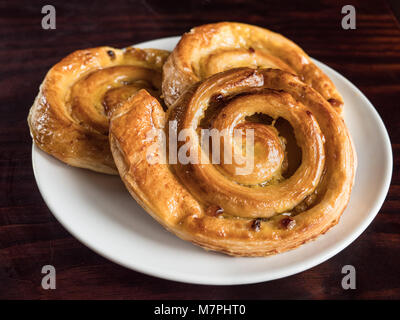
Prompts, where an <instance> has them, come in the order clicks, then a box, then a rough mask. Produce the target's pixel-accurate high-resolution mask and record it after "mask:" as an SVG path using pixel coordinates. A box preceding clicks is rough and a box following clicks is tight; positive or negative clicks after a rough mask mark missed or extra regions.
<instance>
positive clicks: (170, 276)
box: [31, 36, 393, 285]
mask: <svg viewBox="0 0 400 320" xmlns="http://www.w3.org/2000/svg"><path fill="white" fill-rule="evenodd" d="M179 38H180V36H172V37H165V38H158V39H153V40H149V41H145V42H141V43H138V44H134V45H132V46H135V47H141V48H143V47H146V46H147V45H149V44H150V45H151V43H152V42H156V41H178V39H179ZM311 59H312V60H313V62H315V63H316V64H317V65H318V66H320V65H322V66H323V67H324V68H326V69H328V70H329V71H330V72H332V73H333V74H334V75H335V76H336V77H338V78H339V79H340V80H341V81H343V82H344V84H345V85H346V86H348V87H350V88H351V89H352V91H354V92H355V93H357V95H358V96H359V97H360V98H361V99H362V100H363V102H364V104H365V105H367V106H368V108H369V112H372V114H373V116H374V120H376V122H377V125H378V126H379V129H380V131H381V132H382V133H383V137H384V150H385V157H386V158H387V162H386V163H385V164H384V165H385V176H384V181H383V184H382V185H383V188H381V190H380V193H379V196H378V198H377V201H375V203H374V206H373V207H371V208H370V209H369V211H370V214H369V215H368V216H367V219H364V220H363V221H362V222H360V223H358V224H357V227H356V228H354V229H353V230H352V232H351V234H350V235H348V236H347V237H345V238H344V239H343V238H342V239H340V240H339V241H338V243H337V244H336V245H335V247H334V248H332V249H328V250H325V251H322V252H321V253H318V254H316V255H314V256H313V257H311V258H308V259H307V260H306V261H301V262H298V263H295V264H293V265H291V266H289V267H287V268H285V269H284V270H282V271H279V274H278V275H276V274H268V273H256V274H255V275H254V276H251V275H249V274H247V276H246V278H239V277H238V278H237V279H234V278H230V279H229V281H227V280H228V279H227V278H223V279H217V278H205V277H204V276H199V275H197V276H194V275H193V274H190V275H187V274H186V273H185V274H183V273H181V274H174V273H173V272H172V273H171V272H168V271H164V270H163V269H162V268H149V266H144V265H143V264H140V263H139V264H138V263H135V261H131V262H130V263H127V262H125V261H123V259H120V260H118V259H116V258H115V257H114V256H112V255H110V254H109V253H108V252H104V251H101V250H100V249H98V248H97V247H96V246H95V245H92V244H91V243H90V242H89V241H86V240H85V239H84V238H83V237H82V236H81V235H80V234H79V233H77V232H75V230H74V229H73V228H72V227H70V226H69V225H68V224H67V223H66V222H65V221H64V220H63V218H62V214H58V213H57V209H56V208H54V207H53V206H52V204H51V203H50V202H49V201H48V200H47V197H46V195H45V192H44V187H43V185H42V181H41V180H40V178H39V173H38V172H37V166H36V163H35V152H38V150H39V152H43V151H41V150H40V148H39V147H37V146H36V145H35V144H34V143H32V152H31V156H32V168H33V173H34V177H35V180H36V184H37V186H38V189H39V192H40V195H41V196H42V198H43V201H44V202H45V203H46V205H47V207H48V208H49V210H50V212H51V213H52V215H53V216H54V217H55V218H56V220H57V221H58V222H59V223H60V224H61V225H62V226H63V227H64V228H65V229H66V230H67V231H68V232H69V233H70V234H71V235H72V236H73V237H75V238H76V239H77V240H78V241H80V242H81V243H82V244H84V245H85V246H86V247H88V248H89V249H91V250H93V251H94V252H96V253H97V254H99V255H100V256H102V257H104V258H106V259H108V260H110V261H112V262H114V263H116V264H118V265H121V266H123V267H125V268H128V269H131V270H134V271H137V272H140V273H143V274H146V275H150V276H153V277H157V278H162V279H167V280H171V281H177V282H182V283H190V284H199V285H244V284H252V283H260V282H266V281H271V280H276V279H280V278H284V277H288V276H291V275H294V274H297V273H300V272H303V271H306V270H308V269H310V268H313V267H315V266H317V265H319V264H321V263H323V262H325V261H327V260H328V259H330V258H332V257H333V256H335V255H336V254H338V253H339V252H340V251H342V250H344V249H345V248H346V247H348V246H349V245H350V244H351V243H352V242H353V241H355V240H356V239H357V238H358V237H359V236H360V235H361V234H362V233H363V232H364V231H365V229H366V228H367V227H368V226H369V225H370V224H371V222H372V221H373V219H374V218H375V217H376V215H377V214H378V213H379V210H380V208H381V207H382V205H383V203H384V201H385V199H386V196H387V194H388V191H389V187H390V184H391V179H392V174H393V152H392V147H391V142H390V138H389V134H388V132H387V129H386V127H385V125H384V123H383V121H382V119H381V117H380V115H379V113H378V111H377V110H376V109H375V107H374V106H373V104H372V103H371V102H370V101H369V100H368V98H367V97H366V96H365V95H364V94H363V93H362V92H361V90H359V89H358V88H357V87H356V86H355V85H354V84H353V83H351V82H350V81H349V80H348V79H347V78H345V77H344V76H343V75H341V74H340V73H339V72H337V71H336V70H334V69H332V68H331V67H329V66H327V65H326V64H324V63H322V62H320V61H318V60H316V59H313V58H311ZM294 250H295V249H294ZM275 273H277V272H275Z"/></svg>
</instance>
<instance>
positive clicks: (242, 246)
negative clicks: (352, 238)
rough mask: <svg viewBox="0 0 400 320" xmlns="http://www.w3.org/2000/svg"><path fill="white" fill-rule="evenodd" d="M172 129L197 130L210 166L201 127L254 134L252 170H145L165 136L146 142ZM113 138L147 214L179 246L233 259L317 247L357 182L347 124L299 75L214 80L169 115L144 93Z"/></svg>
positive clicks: (257, 73)
mask: <svg viewBox="0 0 400 320" xmlns="http://www.w3.org/2000/svg"><path fill="white" fill-rule="evenodd" d="M266 117H269V118H271V119H269V120H266ZM280 119H285V120H282V121H287V122H288V124H289V127H291V128H292V129H293V132H292V135H290V134H286V133H285V132H284V131H285V130H283V128H284V126H282V127H280V126H279V125H278V122H279V121H281V120H280ZM170 121H176V123H177V129H178V132H180V131H181V130H184V129H189V130H191V132H195V134H193V135H192V136H191V137H190V139H191V142H192V143H193V146H194V148H195V150H197V151H198V154H199V155H200V157H205V158H210V154H209V153H207V152H206V151H204V150H203V149H202V146H201V143H200V136H199V129H201V128H215V129H218V130H221V129H227V130H228V132H232V130H233V129H235V128H246V129H252V130H254V131H253V132H254V136H255V138H254V150H255V152H254V163H255V166H254V171H253V172H251V173H250V174H245V175H237V174H235V171H234V170H233V169H235V167H236V168H237V167H238V166H239V165H238V164H237V163H231V164H227V165H225V164H220V165H215V164H213V163H211V162H209V163H188V164H182V163H179V162H178V163H176V164H164V163H149V161H148V154H149V150H150V149H151V148H152V147H153V145H154V143H158V144H159V143H160V139H161V138H160V136H159V135H155V136H153V137H152V138H149V135H148V134H149V132H150V131H152V130H154V129H157V130H163V132H165V133H166V134H168V129H167V126H168V125H167V124H168V123H169V122H170ZM288 132H289V131H288ZM109 138H110V145H111V150H112V154H113V156H114V160H115V163H116V165H117V168H118V171H119V174H120V176H121V178H122V180H123V181H124V183H125V185H126V187H127V188H128V190H129V191H130V193H131V195H132V196H133V197H134V198H135V199H136V200H137V201H138V202H139V204H141V205H142V207H143V208H144V209H145V210H146V211H147V212H148V213H149V214H151V215H152V216H153V217H154V218H155V219H156V220H157V221H158V222H160V223H161V224H162V225H163V226H164V227H165V228H167V229H168V230H170V231H171V232H173V233H175V234H176V235H177V236H179V237H180V238H182V239H184V240H188V241H191V242H193V243H195V244H197V245H199V246H201V247H203V248H205V249H209V250H216V251H220V252H224V253H227V254H230V255H238V256H265V255H269V254H275V253H278V252H283V251H286V250H289V249H292V248H295V247H297V246H299V245H301V244H303V243H305V242H307V241H310V240H312V239H315V238H316V237H317V236H319V235H320V234H323V233H325V232H326V231H327V230H328V229H329V228H331V227H332V226H334V225H335V224H336V223H337V222H338V221H339V218H340V216H341V214H342V213H343V211H344V209H345V207H346V206H347V203H348V201H349V198H350V193H351V189H352V185H353V182H354V174H355V167H356V160H355V153H354V150H353V146H352V142H351V138H350V136H349V133H348V130H347V128H346V126H345V123H344V121H343V119H342V118H341V116H340V115H339V114H338V113H337V112H336V111H335V110H334V108H333V107H332V106H331V104H329V103H328V102H327V101H326V99H324V98H323V97H322V96H321V95H320V94H319V93H318V92H317V91H316V90H314V89H313V88H312V87H310V86H309V85H307V84H305V83H304V82H302V81H301V80H300V79H299V77H297V76H295V75H293V74H291V73H288V72H285V71H281V70H277V69H258V70H254V69H250V68H239V69H231V70H228V71H224V72H221V73H218V74H216V75H213V76H211V77H209V78H207V79H206V80H204V81H202V82H199V83H196V84H195V85H193V86H192V87H190V88H189V89H188V90H186V92H185V93H184V94H183V95H181V96H180V98H179V99H178V100H177V101H176V103H175V104H174V105H172V106H171V107H170V109H169V110H168V112H167V113H166V112H164V111H163V109H162V107H161V105H160V104H159V102H158V101H157V100H156V99H155V98H153V97H152V96H151V95H150V94H149V93H148V92H146V91H145V90H141V91H140V92H139V93H138V94H137V95H135V96H134V97H132V98H130V99H129V100H128V101H127V102H126V103H125V104H124V105H123V106H122V107H121V108H120V109H118V110H117V111H116V112H115V114H114V115H113V117H112V119H111V122H110V136H109ZM291 140H294V143H293V141H291ZM183 143H184V142H181V144H183ZM224 143H225V142H224ZM296 148H297V149H299V150H297V149H296ZM151 150H152V152H153V153H154V149H151ZM294 150H297V151H294ZM296 152H299V154H300V157H299V159H298V160H299V161H298V162H299V163H296Z"/></svg>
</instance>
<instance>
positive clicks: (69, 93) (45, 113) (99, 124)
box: [28, 47, 169, 174]
mask: <svg viewBox="0 0 400 320" xmlns="http://www.w3.org/2000/svg"><path fill="white" fill-rule="evenodd" d="M168 55H169V52H167V51H163V50H155V49H144V50H142V49H136V48H127V49H123V50H120V49H114V48H110V47H98V48H91V49H85V50H79V51H75V52H73V53H72V54H70V55H68V56H67V57H66V58H64V59H63V60H61V61H60V62H59V63H57V64H56V65H55V66H53V67H52V68H51V69H50V71H49V72H48V73H47V75H46V77H45V79H44V81H43V83H42V85H41V86H40V90H39V94H38V96H37V97H36V99H35V102H34V104H33V106H32V108H31V110H30V113H29V117H28V123H29V127H30V131H31V135H32V137H33V140H34V142H35V143H36V145H37V146H38V147H39V148H40V149H42V150H44V151H46V152H47V153H49V154H51V155H53V156H54V157H56V158H57V159H59V160H61V161H63V162H65V163H67V164H69V165H71V166H75V167H81V168H87V169H91V170H94V171H97V172H102V173H108V174H117V170H116V168H115V164H114V161H113V158H112V155H111V151H110V147H109V143H108V126H109V123H108V122H109V116H110V115H111V114H112V112H113V111H114V110H115V109H116V108H118V106H119V105H120V104H121V103H122V102H123V101H125V100H126V99H127V98H128V97H130V96H131V95H133V94H135V93H136V92H137V91H138V90H140V89H142V88H146V89H147V90H149V92H151V93H152V94H153V95H154V96H155V97H159V96H160V94H161V71H162V66H163V64H164V62H165V60H166V58H167V56H168Z"/></svg>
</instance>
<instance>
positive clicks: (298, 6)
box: [0, 0, 400, 299]
mask: <svg viewBox="0 0 400 320" xmlns="http://www.w3.org/2000/svg"><path fill="white" fill-rule="evenodd" d="M181 2H182V3H181ZM305 2H306V1H283V0H279V1H269V2H267V1H260V0H255V1H238V0H226V1H214V0H204V1H174V2H168V1H162V0H160V1H150V0H148V1H146V0H143V1H117V0H113V1H104V0H102V1H87V3H86V2H85V1H82V0H80V1H75V0H74V1H45V2H43V1H2V2H0V108H1V117H0V140H1V143H0V168H1V169H0V188H1V193H0V298H8V299H15V298H20V299H73V298H85V299H86V298H89V299H103V298H111V299H150V298H155V299H200V298H203V299H225V298H233V299H235V298H243V299H279V298H293V299H333V298H338V299H353V298H361V299H372V298H378V299H383V298H397V299H399V298H400V174H399V166H400V129H399V128H400V111H399V108H400V103H399V98H400V28H399V22H398V21H397V20H396V14H395V10H396V9H395V6H393V7H391V6H390V3H389V2H386V1H378V0H377V1H361V0H360V1H355V0H352V1H347V0H346V1H334V0H332V1H328V0H325V1H309V2H306V3H308V4H305ZM49 3H51V4H53V5H55V7H56V10H57V29H56V30H42V29H41V19H42V16H43V15H42V14H41V8H42V6H43V5H45V4H49ZM349 3H350V4H353V5H354V6H355V7H356V10H357V29H356V30H343V29H342V28H341V24H340V23H341V18H342V14H341V8H342V6H343V5H345V4H349ZM222 20H230V21H241V22H247V23H251V24H256V25H259V26H262V27H267V28H270V29H272V30H275V31H277V32H280V33H283V34H284V35H286V36H287V37H289V38H290V39H292V40H294V41H295V42H296V43H298V44H299V45H300V46H301V47H302V48H303V49H304V50H305V51H306V52H307V53H308V54H309V55H310V56H312V57H315V58H317V59H318V60H320V61H322V62H324V63H326V64H328V65H329V66H331V67H333V68H334V69H336V70H337V71H339V72H340V73H341V74H343V75H344V76H345V77H347V78H348V79H349V80H350V81H352V82H353V83H354V84H355V85H356V86H357V87H359V88H360V89H361V91H363V92H364V93H365V95H366V96H367V97H368V98H369V99H370V100H371V102H372V103H373V104H374V106H375V107H376V109H377V110H378V112H379V114H380V115H381V117H382V119H383V121H384V123H385V124H386V127H387V129H388V131H389V135H390V138H391V141H392V146H393V152H394V173H393V178H392V185H391V188H390V191H389V194H388V196H387V199H386V202H385V204H384V205H383V207H382V209H381V210H380V212H379V214H378V216H377V217H376V219H375V220H374V221H373V223H372V224H371V225H370V226H369V227H368V229H367V230H366V231H365V232H364V233H363V234H362V235H361V236H360V237H359V238H358V239H357V240H356V241H355V242H354V243H353V244H351V245H350V246H349V247H348V248H346V249H345V250H343V251H342V252H341V253H339V254H338V255H336V256H335V257H333V258H331V259H330V260H328V261H326V262H325V263H322V264H321V265H319V266H316V267H314V268H312V269H310V270H308V271H305V272H302V273H300V274H297V275H293V276H291V277H287V278H285V279H280V280H275V281H271V282H265V283H259V284H253V285H244V286H232V287H229V286H199V285H190V284H182V283H176V282H171V281H167V280H161V279H157V278H153V277H150V276H146V275H143V274H141V273H138V272H135V271H131V270H128V269H125V268H123V267H121V266H119V265H117V264H114V263H112V262H110V261H108V260H106V259H104V258H103V257H101V256H99V255H97V254H96V253H94V252H92V251H91V250H90V249H88V248H86V247H85V246H84V245H83V244H81V243H80V242H79V241H77V240H76V239H75V238H73V237H72V236H71V235H70V234H69V233H68V232H67V231H66V230H65V229H64V228H63V227H62V226H61V225H60V224H59V223H58V222H57V221H56V219H55V218H54V217H53V216H52V214H51V212H50V211H49V209H48V208H47V206H46V204H45V203H44V201H43V200H42V197H41V196H40V194H39V191H38V188H37V186H36V183H35V179H34V176H33V172H32V165H31V138H30V136H29V131H28V127H27V124H26V116H27V114H28V109H29V107H30V106H31V104H32V102H33V99H34V97H35V95H36V94H37V91H38V86H39V84H40V83H41V81H42V79H43V77H44V76H45V73H46V71H47V70H48V68H49V67H50V66H52V65H53V64H54V63H56V62H57V61H59V60H60V59H61V58H62V57H64V56H65V55H66V54H68V53H70V52H72V51H74V50H77V49H80V48H86V47H92V46H100V45H111V46H115V47H125V46H128V45H131V44H134V43H138V42H141V41H146V40H151V39H155V38H160V37H167V36H174V35H179V34H182V33H183V32H185V31H187V30H189V29H190V28H191V27H192V26H195V25H200V24H204V23H208V22H216V21H222ZM45 264H52V265H54V266H55V267H56V269H57V289H56V290H48V291H46V290H43V289H42V288H41V278H42V274H41V268H42V266H43V265H45ZM346 264H351V265H354V266H355V267H356V270H357V289H356V290H347V291H345V290H343V289H342V288H341V285H340V283H341V279H342V276H343V275H342V274H341V268H342V266H343V265H346Z"/></svg>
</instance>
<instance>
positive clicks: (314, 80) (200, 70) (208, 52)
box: [162, 22, 343, 112]
mask: <svg viewBox="0 0 400 320" xmlns="http://www.w3.org/2000/svg"><path fill="white" fill-rule="evenodd" d="M235 67H250V68H255V69H257V68H276V69H281V70H284V71H287V72H290V73H293V74H295V75H297V76H298V77H299V78H300V79H301V80H302V81H303V82H305V83H307V84H308V85H310V86H311V87H312V88H314V89H315V90H316V91H317V92H319V93H320V94H321V95H322V96H323V97H324V98H325V99H326V100H328V101H329V102H330V103H331V104H332V106H334V107H335V108H336V109H337V111H339V112H340V111H341V109H342V105H343V100H342V97H341V96H340V94H339V93H338V91H337V90H336V88H335V86H334V84H333V83H332V81H331V80H330V79H329V78H328V77H327V76H326V75H325V74H324V73H323V72H322V71H321V70H320V69H319V68H318V67H317V66H316V65H315V64H314V63H313V62H312V61H311V59H310V58H309V57H308V55H307V54H306V53H305V52H304V51H303V50H302V49H301V48H300V47H299V46H297V45H296V44H295V43H293V42H292V41H290V40H289V39H287V38H285V37H284V36H282V35H280V34H278V33H275V32H272V31H270V30H267V29H263V28H260V27H256V26H252V25H248V24H243V23H231V22H220V23H215V24H207V25H203V26H199V27H196V28H193V29H192V30H190V31H189V32H188V33H186V34H184V35H183V36H182V38H181V40H180V41H179V43H178V45H177V46H176V47H175V49H174V50H173V52H172V53H171V55H170V56H169V58H168V60H167V62H166V63H165V65H164V68H163V69H164V70H163V84H162V91H163V96H164V99H165V103H166V104H167V106H170V105H172V104H173V103H174V102H175V101H176V99H177V98H178V97H179V96H180V95H181V94H182V93H183V92H184V91H185V89H187V88H188V87H190V86H191V85H192V84H194V83H196V82H197V81H199V80H203V79H206V78H207V77H209V76H211V75H213V74H215V73H218V72H222V71H225V70H228V69H232V68H235Z"/></svg>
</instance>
